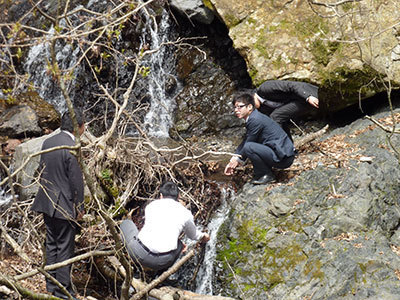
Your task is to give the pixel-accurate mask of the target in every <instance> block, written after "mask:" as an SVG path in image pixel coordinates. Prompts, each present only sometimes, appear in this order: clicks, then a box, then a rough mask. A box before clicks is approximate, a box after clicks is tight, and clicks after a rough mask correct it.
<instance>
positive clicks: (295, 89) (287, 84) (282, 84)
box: [256, 80, 318, 103]
mask: <svg viewBox="0 0 400 300" xmlns="http://www.w3.org/2000/svg"><path fill="white" fill-rule="evenodd" d="M256 92H257V94H258V95H259V96H260V97H262V98H264V99H266V100H270V101H274V102H283V103H286V102H290V101H296V100H300V101H306V99H307V98H308V97H309V96H314V97H316V98H318V87H317V86H315V85H312V84H310V83H306V82H300V81H289V80H268V81H265V82H264V83H262V84H261V85H260V86H259V87H258V88H257V90H256Z"/></svg>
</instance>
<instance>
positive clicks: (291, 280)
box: [216, 109, 400, 300]
mask: <svg viewBox="0 0 400 300" xmlns="http://www.w3.org/2000/svg"><path fill="white" fill-rule="evenodd" d="M395 116H396V118H398V117H399V116H400V109H398V110H397V111H396V114H395ZM376 118H377V119H379V120H380V121H381V122H382V123H383V124H385V125H388V126H390V124H391V123H392V122H393V121H392V118H391V116H390V114H389V113H387V112H386V113H381V114H379V115H377V116H376ZM397 128H398V129H399V126H397ZM387 141H388V140H387V134H386V133H385V132H384V131H383V130H382V129H380V128H379V127H377V126H375V125H372V123H371V122H370V121H369V120H366V119H364V120H358V121H356V122H354V123H352V124H350V125H348V126H346V127H344V128H340V129H335V130H333V131H332V132H330V133H329V134H328V135H326V136H324V137H323V139H321V141H318V143H317V144H316V146H317V147H318V149H319V150H320V151H319V152H318V153H315V152H310V153H307V152H301V153H300V155H299V156H298V157H297V158H296V160H295V163H294V165H293V166H292V167H291V168H290V169H288V170H285V171H280V172H279V173H278V175H280V177H281V178H282V177H283V178H285V176H284V175H286V176H288V175H290V174H292V175H293V174H297V175H296V176H294V178H293V179H291V180H288V181H287V182H286V183H287V184H276V185H275V186H268V187H265V186H258V187H257V186H250V185H248V184H246V185H245V186H244V188H243V190H242V191H241V193H240V194H239V195H238V197H237V198H236V199H235V200H234V202H233V203H232V212H231V215H230V216H229V219H228V220H227V221H226V222H225V224H224V228H223V230H222V231H221V232H220V236H219V245H218V263H217V264H216V265H217V266H220V267H221V266H223V268H217V270H219V272H217V273H219V276H218V280H219V281H221V282H222V284H221V286H222V287H223V288H222V290H223V291H222V294H227V295H231V296H233V297H241V298H242V299H254V300H257V299H260V300H261V299H263V300H264V299H286V300H291V299H293V300H297V299H315V300H317V299H354V300H358V299H360V300H361V299H363V300H364V299H398V297H399V294H400V284H399V280H400V239H399V237H400V210H399V206H400V196H399V195H400V168H399V163H400V162H399V160H398V158H396V155H395V152H394V151H393V150H392V148H391V146H390V145H389V144H388V142H387ZM392 143H393V145H395V146H396V147H397V146H398V145H399V144H400V136H399V135H398V134H397V135H394V136H393V137H392ZM306 166H309V167H308V168H307V169H306Z"/></svg>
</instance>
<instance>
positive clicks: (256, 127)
mask: <svg viewBox="0 0 400 300" xmlns="http://www.w3.org/2000/svg"><path fill="white" fill-rule="evenodd" d="M248 142H255V143H259V144H263V145H266V146H268V147H270V148H271V149H272V150H273V151H274V153H275V156H274V157H273V159H274V161H276V162H280V161H281V160H282V159H284V158H286V157H291V156H293V155H294V154H295V152H294V151H295V150H294V146H293V142H292V141H291V140H290V138H289V137H288V135H287V134H286V132H285V131H284V130H283V129H282V128H281V127H280V126H279V125H278V123H276V122H275V121H273V120H272V119H271V118H270V117H268V116H266V115H264V114H262V113H260V112H259V111H258V110H254V111H253V112H252V113H251V114H250V116H249V117H248V119H247V121H246V136H245V138H244V139H243V141H242V143H241V144H240V145H239V146H238V147H237V149H236V152H235V153H236V154H240V155H241V157H242V160H246V159H247V157H246V155H244V153H243V147H244V145H245V144H246V143H248Z"/></svg>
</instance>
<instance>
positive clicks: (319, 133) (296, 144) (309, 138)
mask: <svg viewBox="0 0 400 300" xmlns="http://www.w3.org/2000/svg"><path fill="white" fill-rule="evenodd" d="M328 128H329V125H326V126H325V127H324V128H322V129H320V130H318V131H316V132H312V133H310V134H307V135H306V136H305V137H303V138H300V139H299V140H295V141H294V147H295V148H296V149H299V148H300V147H301V146H303V145H305V144H307V143H309V142H311V141H312V140H315V139H316V138H319V137H320V136H322V135H323V134H325V132H326V131H327V130H328Z"/></svg>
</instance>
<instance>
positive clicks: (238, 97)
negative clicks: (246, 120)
mask: <svg viewBox="0 0 400 300" xmlns="http://www.w3.org/2000/svg"><path fill="white" fill-rule="evenodd" d="M236 102H242V103H243V104H246V105H249V104H251V105H253V107H255V105H254V94H251V93H247V92H244V93H237V94H235V95H234V96H233V100H232V104H233V105H235V104H236Z"/></svg>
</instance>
